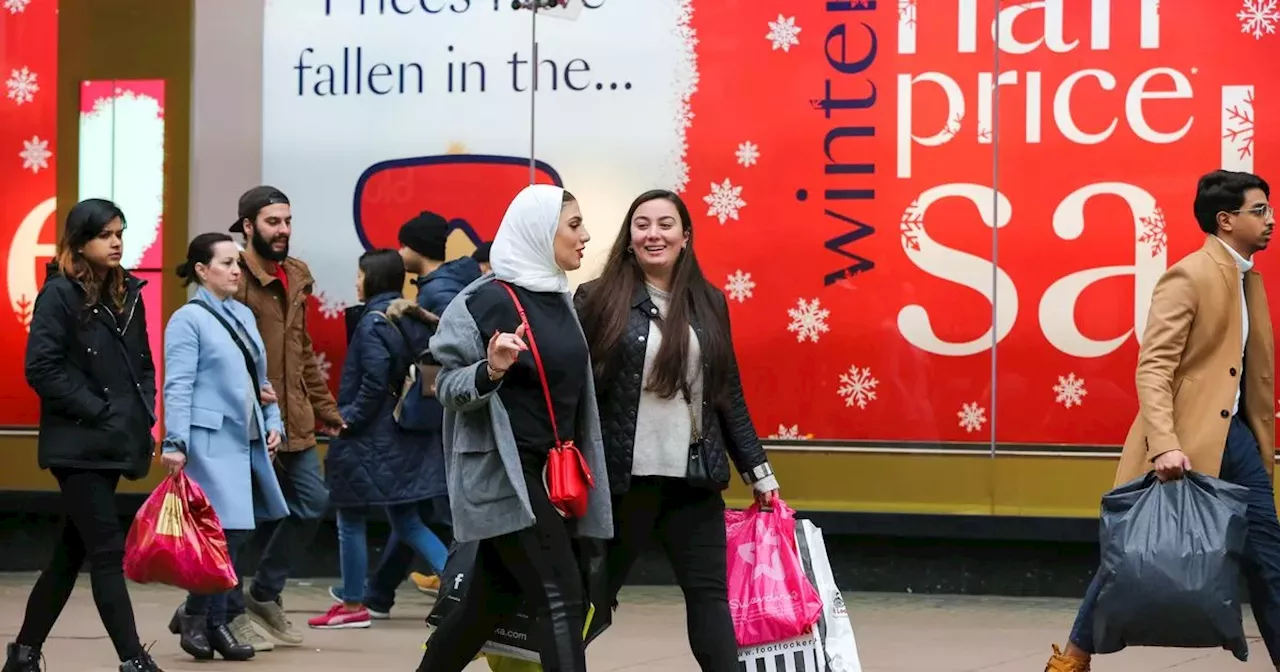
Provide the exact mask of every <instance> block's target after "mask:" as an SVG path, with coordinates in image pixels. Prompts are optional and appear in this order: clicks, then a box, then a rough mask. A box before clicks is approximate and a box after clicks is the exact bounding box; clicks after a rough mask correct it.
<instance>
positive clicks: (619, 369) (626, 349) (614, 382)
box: [574, 281, 773, 496]
mask: <svg viewBox="0 0 1280 672" xmlns="http://www.w3.org/2000/svg"><path fill="white" fill-rule="evenodd" d="M597 285H598V281H592V282H588V283H586V284H584V285H582V286H581V287H579V288H578V291H577V293H576V294H575V295H574V305H575V306H576V307H577V309H578V312H579V315H580V316H581V312H582V306H583V303H584V302H585V301H586V297H587V296H589V295H590V293H591V291H592V290H593V289H595V288H596V286H597ZM720 298H721V301H722V302H723V303H722V304H721V306H720V308H721V309H722V310H724V311H725V315H726V322H727V319H728V318H727V315H728V310H729V306H728V302H727V301H724V296H723V295H720ZM630 300H631V316H630V318H629V319H628V320H627V329H626V331H625V332H624V333H623V335H622V341H621V342H620V343H618V344H617V345H616V346H614V350H613V353H612V355H613V356H614V357H616V358H617V359H616V361H614V362H611V363H610V364H612V366H610V367H608V368H609V371H610V375H609V379H608V380H596V397H597V403H598V404H599V407H600V430H601V433H602V434H603V435H604V453H605V460H606V462H607V463H608V465H609V488H610V491H611V492H612V493H613V494H614V495H615V496H616V495H620V494H622V493H624V492H626V491H627V490H628V489H630V487H631V462H632V456H633V453H634V449H635V436H636V410H637V409H638V408H639V407H640V393H641V389H640V382H641V380H642V378H643V374H644V356H645V347H646V344H645V340H646V338H647V337H648V335H649V322H650V320H651V319H652V318H653V317H654V316H656V315H657V314H658V307H657V306H656V305H654V303H653V300H652V299H651V298H649V292H648V290H646V289H645V287H644V285H643V284H641V285H639V286H637V287H636V291H635V293H634V294H633V295H632V296H631V299H630ZM584 324H585V323H584ZM691 326H692V327H693V332H694V334H695V335H697V336H698V338H699V339H701V338H702V337H703V334H704V331H703V325H701V324H699V323H698V322H697V321H696V320H694V321H693V322H692V325H691ZM590 336H591V335H590V334H588V335H587V337H588V341H590ZM706 368H707V364H706V363H705V362H704V363H703V379H704V380H705V379H707V371H706ZM728 384H729V388H730V389H729V390H728V394H727V395H726V398H727V401H726V403H725V404H724V406H723V407H714V406H713V405H712V402H711V399H710V397H711V396H712V395H710V394H704V395H703V397H702V413H701V417H702V418H703V420H702V436H703V437H704V438H705V439H706V440H707V441H709V442H710V443H711V445H712V446H715V448H716V449H715V450H712V451H711V454H710V455H708V456H707V457H708V459H707V462H708V465H707V466H708V467H709V468H710V470H711V475H712V476H713V477H714V478H715V480H716V481H717V482H718V483H719V484H720V488H721V489H724V488H727V487H729V459H730V458H731V459H732V460H733V463H734V465H735V466H736V467H737V469H738V472H739V474H740V475H741V476H742V479H743V480H744V481H746V482H747V483H754V482H756V481H758V480H761V479H763V478H766V477H768V476H771V475H772V474H773V470H772V468H770V467H769V458H768V456H767V455H766V454H765V451H764V447H763V446H761V445H760V437H759V436H758V435H757V434H756V429H755V426H754V425H753V424H752V423H751V415H750V413H748V411H747V401H746V397H745V396H744V395H743V392H742V381H741V380H740V379H739V378H738V363H737V359H736V358H734V360H733V369H732V371H730V372H729V375H728ZM726 456H727V457H726Z"/></svg>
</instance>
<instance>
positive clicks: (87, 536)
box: [17, 468, 143, 661]
mask: <svg viewBox="0 0 1280 672" xmlns="http://www.w3.org/2000/svg"><path fill="white" fill-rule="evenodd" d="M51 471H52V472H53V476H54V478H56V479H58V488H59V489H60V490H61V491H62V496H61V499H62V508H63V509H64V512H65V514H66V516H67V518H66V521H65V522H64V523H63V525H62V537H61V538H60V539H59V540H58V545H57V546H56V547H55V548H54V549H53V558H52V559H51V560H49V565H48V566H47V567H45V570H44V571H43V572H41V574H40V578H39V579H38V580H37V581H36V585H35V587H34V588H32V589H31V596H30V597H29V598H27V613H26V616H25V617H24V619H23V621H22V629H21V630H20V631H19V632H18V637H17V643H18V644H20V645H23V646H30V647H33V648H37V649H39V648H42V647H43V646H44V642H45V640H46V639H48V637H49V632H50V631H51V630H53V624H54V623H55V622H56V621H57V620H58V616H59V615H60V614H62V609H63V607H65V606H66V604H67V600H68V599H69V598H70V597H71V590H72V589H73V588H75V586H76V576H77V575H79V573H80V566H81V565H83V564H84V561H85V560H86V559H88V561H89V578H90V580H91V585H92V587H93V601H94V604H96V605H97V607H98V615H99V616H100V617H101V618H102V624H103V625H105V626H106V628H107V634H108V635H110V637H111V643H112V644H114V645H115V647H116V655H118V656H119V657H120V660H121V661H126V660H132V659H134V658H136V657H138V656H139V655H141V654H142V653H143V650H142V644H141V643H140V642H139V641H138V628H137V625H136V624H135V623H134V619H133V604H132V602H130V601H129V589H128V588H127V587H126V586H125V582H124V529H123V528H121V526H120V517H119V515H118V514H117V512H116V499H115V494H116V485H118V484H119V483H120V472H118V471H94V470H84V469H58V468H55V469H52V470H51Z"/></svg>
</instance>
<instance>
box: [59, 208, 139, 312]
mask: <svg viewBox="0 0 1280 672" xmlns="http://www.w3.org/2000/svg"><path fill="white" fill-rule="evenodd" d="M115 219H119V220H120V224H121V225H123V224H124V223H125V219H124V212H122V211H121V210H120V208H119V206H117V205H116V204H115V203H112V202H111V201H108V200H106V199H103V198H90V199H86V200H83V201H80V202H79V203H76V204H75V205H74V206H72V207H71V212H69V213H67V223H66V226H65V228H64V229H63V234H62V238H60V239H59V240H58V243H57V245H56V246H55V248H54V250H55V252H54V259H55V260H56V261H57V264H58V271H59V272H60V273H62V275H63V276H65V277H66V278H68V279H70V280H74V281H76V282H77V283H79V284H80V286H81V287H83V288H84V293H85V305H89V306H92V305H94V304H96V303H99V302H100V301H102V300H103V296H102V294H103V288H106V295H107V296H106V298H107V299H108V300H109V301H110V302H111V305H113V306H115V308H116V310H120V309H121V308H124V299H125V282H124V279H125V272H124V269H123V268H121V267H119V266H117V267H115V268H112V269H110V270H108V271H107V273H106V275H104V276H102V277H99V276H98V274H97V273H94V271H93V267H92V266H91V265H90V264H89V261H88V260H87V259H85V258H84V255H83V254H81V253H80V248H82V247H84V245H85V243H88V242H89V241H90V240H93V239H94V238H96V237H97V236H98V234H100V233H102V230H103V229H105V228H107V225H108V224H110V223H111V221H112V220H115Z"/></svg>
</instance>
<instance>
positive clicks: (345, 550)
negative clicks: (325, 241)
mask: <svg viewBox="0 0 1280 672" xmlns="http://www.w3.org/2000/svg"><path fill="white" fill-rule="evenodd" d="M404 281H405V268H404V262H403V261H402V260H401V258H400V254H399V253H398V252H396V251H395V250H374V251H372V252H367V253H365V254H364V255H363V256H362V257H360V272H359V274H358V279H357V288H358V290H359V294H360V299H361V300H363V301H365V310H364V313H363V315H361V317H360V321H359V323H358V324H357V325H356V328H355V333H354V334H353V336H352V338H351V344H350V346H349V347H348V349H347V359H346V362H345V363H344V364H343V367H342V382H341V384H340V386H339V388H338V410H339V412H341V413H342V419H343V421H345V422H346V424H347V428H346V429H345V430H343V432H342V435H341V436H339V437H338V438H337V439H335V440H334V441H333V443H332V444H330V446H329V452H328V454H327V455H326V457H325V469H324V472H325V481H326V482H327V484H328V486H329V501H330V502H331V503H332V504H333V505H334V507H335V508H336V509H337V510H338V543H339V552H340V555H341V565H342V593H341V596H342V600H343V601H342V603H340V604H335V605H333V607H332V608H331V609H330V610H329V612H328V613H326V614H323V615H321V616H317V617H315V618H313V619H311V620H310V621H308V624H309V625H310V626H311V627H313V628H322V629H325V628H359V627H368V625H369V624H370V622H371V620H370V619H371V615H370V613H369V610H368V609H366V608H365V606H364V594H365V589H366V586H365V579H366V577H367V576H368V574H369V555H368V547H367V538H366V534H365V528H366V520H367V516H368V514H369V512H370V510H372V509H376V508H383V509H385V511H386V515H387V518H388V520H389V521H390V522H391V526H392V529H393V530H394V531H395V533H396V536H397V537H398V538H399V539H400V540H401V541H403V542H404V543H406V544H408V545H409V546H411V547H413V548H414V549H415V550H416V551H418V553H420V554H421V555H422V556H423V557H424V558H426V560H427V562H429V563H430V564H431V566H432V567H433V568H434V569H435V570H436V571H437V572H439V571H441V570H443V569H444V563H445V560H446V558H447V556H448V549H447V548H446V547H445V545H444V543H443V542H442V541H441V540H440V538H439V537H437V536H436V535H435V533H433V532H432V531H431V530H430V529H428V528H427V526H426V525H425V524H424V523H423V521H422V518H421V515H420V514H419V506H418V505H419V503H420V502H422V501H424V500H427V499H431V498H433V497H440V496H443V495H446V494H447V492H448V491H447V488H446V486H445V478H444V476H445V474H444V449H443V446H442V445H441V434H440V431H439V427H438V426H437V427H435V428H434V429H433V428H430V427H428V428H422V427H417V430H418V431H413V432H409V431H405V430H403V429H402V428H401V427H400V425H399V424H398V423H397V422H396V419H395V417H394V415H393V413H394V411H395V408H396V402H397V400H398V397H399V395H400V391H401V388H402V383H403V381H404V379H405V375H406V374H407V372H408V369H409V365H410V364H411V363H413V362H415V361H416V360H417V359H418V355H419V353H427V352H428V347H427V345H428V341H429V340H430V338H431V335H432V333H434V331H435V325H436V323H437V322H438V321H439V319H438V318H437V317H436V316H435V315H432V314H431V313H428V312H427V311H426V310H424V309H422V308H420V307H419V306H418V305H417V304H415V303H414V302H412V301H409V300H407V299H404V298H403V297H402V295H401V293H400V290H401V288H402V287H404ZM411 393H413V394H417V393H418V392H416V391H411ZM422 401H423V402H431V403H432V404H435V403H436V402H435V400H434V399H424V400H422ZM425 415H427V416H429V417H433V418H438V419H439V422H443V420H444V410H443V409H442V408H438V404H437V410H436V411H435V412H434V413H426V414H425Z"/></svg>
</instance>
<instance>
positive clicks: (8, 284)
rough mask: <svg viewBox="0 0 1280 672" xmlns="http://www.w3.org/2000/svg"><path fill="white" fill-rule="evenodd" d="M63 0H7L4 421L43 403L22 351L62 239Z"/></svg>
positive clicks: (18, 419)
mask: <svg viewBox="0 0 1280 672" xmlns="http://www.w3.org/2000/svg"><path fill="white" fill-rule="evenodd" d="M57 66H58V3H57V0H0V77H3V79H4V97H3V98H0V261H2V264H0V267H2V268H3V269H4V272H5V281H4V285H3V287H4V292H3V300H4V305H5V306H6V307H7V308H8V310H0V351H3V352H4V355H3V356H0V380H4V381H5V382H6V384H5V385H4V386H3V387H2V388H0V426H32V425H35V424H36V422H37V421H38V419H39V415H40V407H39V402H38V401H37V400H36V396H35V394H34V393H33V392H32V391H31V388H29V387H27V385H26V378H25V376H24V374H23V361H22V353H23V352H24V351H25V349H26V343H27V324H28V322H29V321H30V319H31V307H32V304H33V302H34V300H35V295H36V293H37V292H38V291H39V287H40V284H41V283H42V282H43V281H44V276H45V272H44V267H45V264H46V263H48V262H49V261H50V259H51V258H52V257H53V245H54V242H55V241H56V240H57V225H56V222H55V219H56V216H55V209H56V206H55V202H54V193H55V191H56V180H55V167H56V165H57V158H58V143H57V138H56V131H57V104H58V100H57V90H58V86H57V74H58V67H57Z"/></svg>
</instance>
